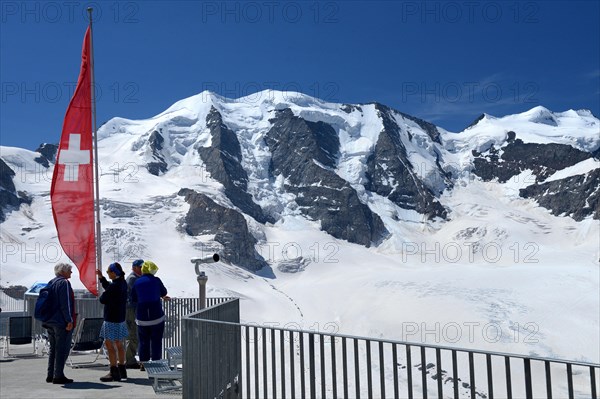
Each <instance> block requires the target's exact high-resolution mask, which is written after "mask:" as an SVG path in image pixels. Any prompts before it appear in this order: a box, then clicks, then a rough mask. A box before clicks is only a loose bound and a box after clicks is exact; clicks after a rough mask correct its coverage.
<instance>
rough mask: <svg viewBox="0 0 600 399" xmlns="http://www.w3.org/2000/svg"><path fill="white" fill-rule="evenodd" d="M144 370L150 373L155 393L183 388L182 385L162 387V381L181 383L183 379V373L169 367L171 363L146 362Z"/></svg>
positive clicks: (159, 361)
mask: <svg viewBox="0 0 600 399" xmlns="http://www.w3.org/2000/svg"><path fill="white" fill-rule="evenodd" d="M143 364H144V368H145V369H146V371H147V372H148V378H151V379H153V380H154V381H153V383H152V386H153V388H154V391H155V392H162V391H167V390H170V389H179V388H181V384H174V385H170V386H161V385H160V381H161V380H167V381H170V382H173V383H175V381H179V382H180V383H181V379H182V378H183V371H181V370H177V368H175V369H172V368H171V367H169V363H168V362H167V361H165V360H157V361H149V362H144V363H143Z"/></svg>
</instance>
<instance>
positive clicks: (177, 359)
mask: <svg viewBox="0 0 600 399" xmlns="http://www.w3.org/2000/svg"><path fill="white" fill-rule="evenodd" d="M167 359H168V360H169V366H170V367H172V368H174V369H176V368H178V367H179V365H180V364H181V363H182V362H183V350H182V348H181V346H171V347H170V348H167Z"/></svg>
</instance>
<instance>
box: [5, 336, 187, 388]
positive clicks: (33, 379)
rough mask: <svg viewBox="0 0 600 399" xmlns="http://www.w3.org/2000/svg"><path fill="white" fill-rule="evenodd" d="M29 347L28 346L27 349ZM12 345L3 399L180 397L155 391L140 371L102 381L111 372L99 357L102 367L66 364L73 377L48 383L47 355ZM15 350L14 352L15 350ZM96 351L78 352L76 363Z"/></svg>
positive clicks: (145, 374)
mask: <svg viewBox="0 0 600 399" xmlns="http://www.w3.org/2000/svg"><path fill="white" fill-rule="evenodd" d="M25 347H27V348H25ZM14 348H16V349H14V350H13V347H12V346H11V354H12V355H16V356H15V357H8V358H4V357H0V398H2V399H39V398H48V399H63V398H64V399H68V398H77V399H87V398H90V399H92V398H94V399H98V398H110V399H115V398H127V399H138V398H144V399H145V398H157V397H158V398H161V397H164V398H181V390H178V391H167V392H164V393H156V392H154V388H153V387H152V380H150V379H149V378H148V374H147V373H146V372H145V371H144V372H142V371H139V370H127V374H128V377H129V378H128V379H127V381H120V382H101V381H100V377H102V376H104V375H105V374H106V373H107V372H108V361H107V360H106V358H101V359H99V362H100V366H95V367H85V368H76V369H72V368H71V367H69V366H68V365H67V366H66V367H65V375H66V376H67V377H68V378H72V379H73V380H74V382H73V383H71V384H67V385H54V384H49V383H47V382H46V369H47V365H48V356H47V355H45V356H43V357H41V356H31V355H30V353H31V347H30V346H28V345H23V348H20V347H14ZM13 352H14V353H13ZM95 357H96V355H95V354H83V355H77V356H76V357H75V358H74V359H75V361H76V362H85V361H92V360H94V358H95Z"/></svg>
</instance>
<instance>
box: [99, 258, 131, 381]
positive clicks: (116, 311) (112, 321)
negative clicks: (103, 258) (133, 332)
mask: <svg viewBox="0 0 600 399" xmlns="http://www.w3.org/2000/svg"><path fill="white" fill-rule="evenodd" d="M106 273H107V274H108V278H110V279H111V280H112V282H111V283H109V282H108V280H106V278H104V276H103V275H102V270H96V274H97V275H98V280H99V281H100V283H101V284H102V288H104V292H103V293H102V295H100V303H102V304H103V305H104V323H103V324H102V329H101V330H100V336H101V337H102V338H104V344H105V346H106V350H107V352H108V361H109V362H110V372H109V373H108V374H107V375H105V376H104V377H101V378H100V381H103V382H108V381H121V379H127V370H126V369H125V345H124V342H125V338H127V335H128V331H127V324H126V323H125V309H126V306H127V283H126V282H125V272H124V271H123V268H122V267H121V265H120V264H119V263H117V262H115V263H111V264H110V266H108V270H107V271H106ZM117 362H118V363H117Z"/></svg>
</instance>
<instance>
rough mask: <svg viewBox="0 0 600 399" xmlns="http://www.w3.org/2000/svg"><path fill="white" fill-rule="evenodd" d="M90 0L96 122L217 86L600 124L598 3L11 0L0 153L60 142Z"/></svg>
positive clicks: (422, 110)
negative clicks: (572, 115) (540, 110)
mask: <svg viewBox="0 0 600 399" xmlns="http://www.w3.org/2000/svg"><path fill="white" fill-rule="evenodd" d="M88 4H91V5H93V7H94V8H95V12H96V14H95V23H94V55H95V60H96V63H95V67H96V87H97V93H98V101H97V120H98V125H100V124H102V123H103V122H105V121H107V120H109V119H110V118H112V117H114V116H120V117H124V118H129V119H144V118H148V117H151V116H153V115H156V114H158V113H160V112H162V111H163V110H165V109H166V108H167V107H169V106H170V105H171V104H172V103H174V102H176V101H177V100H180V99H182V98H185V97H188V96H191V95H194V94H197V93H199V92H201V91H203V90H211V91H215V92H217V93H219V94H221V95H224V96H226V97H233V98H235V97H240V96H244V95H249V94H252V93H254V92H256V91H259V90H264V89H278V90H293V91H301V92H304V93H306V94H309V95H313V96H316V97H319V98H321V99H323V100H326V101H332V102H344V103H365V102H372V101H377V102H381V103H383V104H386V105H389V106H391V107H393V108H395V109H398V110H400V111H402V112H406V113H409V114H412V115H415V116H418V117H421V118H423V119H426V120H428V121H431V122H433V123H435V124H437V125H439V126H442V127H444V128H446V129H448V130H450V131H460V130H463V129H464V128H465V127H466V126H468V125H469V124H470V123H471V122H472V121H473V120H474V119H475V118H476V117H477V116H478V115H479V114H481V113H482V112H486V113H489V114H492V115H496V116H502V115H506V114H511V113H518V112H523V111H526V110H528V109H530V108H533V107H534V106H536V105H543V106H545V107H547V108H549V109H551V110H553V111H565V110H567V109H580V108H586V109H590V110H591V111H592V112H593V113H594V114H595V115H596V116H598V115H600V22H599V21H600V18H599V15H600V6H599V4H600V2H598V1H543V2H537V1H520V2H518V1H486V2H476V1H464V2H462V1H427V2H422V1H387V2H386V1H384V2H377V1H368V2H367V1H320V2H314V1H268V0H265V1H230V2H223V1H203V2H200V1H181V2H177V1H170V2H166V1H165V2H163V1H144V2H138V1H103V2H100V1H97V2H93V3H88V2H54V1H47V2H36V1H30V2H23V1H3V2H1V3H0V7H1V31H0V81H1V92H0V96H1V99H0V101H1V102H0V105H1V108H0V134H1V136H0V143H1V144H2V145H7V146H18V147H24V148H28V149H35V148H37V146H38V145H39V144H40V143H42V142H53V143H56V142H58V139H59V137H60V131H61V126H62V121H63V118H64V113H65V110H66V107H67V104H68V102H69V99H70V96H71V95H72V91H73V87H74V83H75V82H76V80H77V75H78V73H79V65H80V53H81V44H82V40H83V34H84V32H85V29H86V26H87V13H86V11H85V9H86V7H87V5H88Z"/></svg>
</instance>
